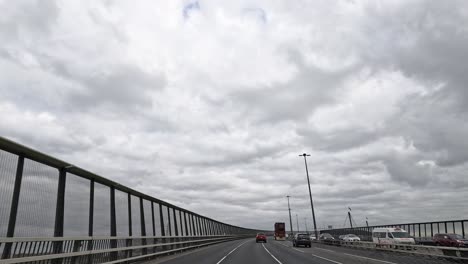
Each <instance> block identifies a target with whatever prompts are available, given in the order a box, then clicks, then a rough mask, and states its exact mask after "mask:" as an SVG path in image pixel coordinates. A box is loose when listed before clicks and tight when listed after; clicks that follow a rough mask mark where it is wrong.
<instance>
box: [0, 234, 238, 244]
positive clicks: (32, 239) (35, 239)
mask: <svg viewBox="0 0 468 264" xmlns="http://www.w3.org/2000/svg"><path fill="white" fill-rule="evenodd" d="M231 236H233V235H230V234H229V235H228V234H227V235H206V236H116V237H113V236H92V237H87V236H79V237H72V236H71V237H67V236H64V237H0V243H15V242H42V241H96V240H120V239H175V238H184V239H190V238H202V237H231Z"/></svg>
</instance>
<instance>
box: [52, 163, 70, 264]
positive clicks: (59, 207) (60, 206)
mask: <svg viewBox="0 0 468 264" xmlns="http://www.w3.org/2000/svg"><path fill="white" fill-rule="evenodd" d="M66 176H67V171H66V169H65V168H62V169H60V170H59V179H58V188H57V189H58V190H57V204H56V206H55V227H54V237H63V220H64V215H65V182H66ZM62 246H63V241H54V243H53V247H54V249H53V252H54V254H60V253H62ZM62 262H63V259H54V260H52V263H54V264H58V263H62Z"/></svg>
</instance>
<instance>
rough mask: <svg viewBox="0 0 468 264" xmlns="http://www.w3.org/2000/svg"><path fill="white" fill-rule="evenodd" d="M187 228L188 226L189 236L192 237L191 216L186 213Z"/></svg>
mask: <svg viewBox="0 0 468 264" xmlns="http://www.w3.org/2000/svg"><path fill="white" fill-rule="evenodd" d="M187 218H188V226H189V230H190V231H189V234H190V236H193V229H192V218H191V214H190V213H188V217H187Z"/></svg>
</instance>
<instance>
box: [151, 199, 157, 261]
mask: <svg viewBox="0 0 468 264" xmlns="http://www.w3.org/2000/svg"><path fill="white" fill-rule="evenodd" d="M151 223H152V227H153V237H155V236H156V224H155V220H154V203H153V201H151ZM154 244H156V238H153V245H154ZM152 249H153V253H154V252H156V248H155V247H153V248H152Z"/></svg>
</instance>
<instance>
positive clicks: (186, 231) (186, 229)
mask: <svg viewBox="0 0 468 264" xmlns="http://www.w3.org/2000/svg"><path fill="white" fill-rule="evenodd" d="M184 224H185V236H189V230H188V224H187V212H185V211H184Z"/></svg>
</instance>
